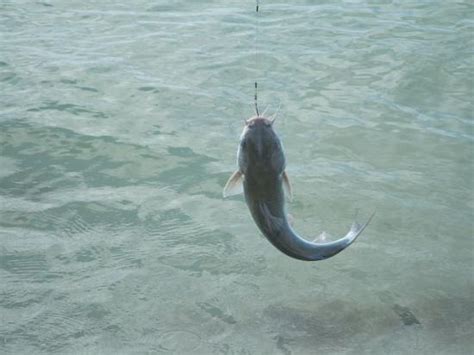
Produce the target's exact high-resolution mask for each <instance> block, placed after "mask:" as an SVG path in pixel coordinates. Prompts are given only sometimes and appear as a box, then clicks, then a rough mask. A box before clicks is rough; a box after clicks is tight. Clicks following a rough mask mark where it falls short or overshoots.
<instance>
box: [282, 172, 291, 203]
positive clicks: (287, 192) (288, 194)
mask: <svg viewBox="0 0 474 355" xmlns="http://www.w3.org/2000/svg"><path fill="white" fill-rule="evenodd" d="M283 190H284V191H285V195H286V198H287V199H288V200H289V201H291V200H293V192H292V191H291V184H290V179H289V178H288V175H287V174H286V171H284V172H283Z"/></svg>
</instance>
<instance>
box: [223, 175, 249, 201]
mask: <svg viewBox="0 0 474 355" xmlns="http://www.w3.org/2000/svg"><path fill="white" fill-rule="evenodd" d="M243 179H244V175H243V174H242V173H241V172H240V171H238V170H237V171H236V172H234V173H233V174H232V175H231V176H230V178H229V180H227V183H226V184H225V187H224V192H223V193H222V195H223V196H224V198H226V197H229V196H234V195H238V194H241V193H242V192H244V186H243Z"/></svg>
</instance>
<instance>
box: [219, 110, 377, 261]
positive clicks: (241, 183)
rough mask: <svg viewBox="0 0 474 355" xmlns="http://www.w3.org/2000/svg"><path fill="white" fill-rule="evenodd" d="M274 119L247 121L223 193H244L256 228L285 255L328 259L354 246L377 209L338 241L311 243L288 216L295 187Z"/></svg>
mask: <svg viewBox="0 0 474 355" xmlns="http://www.w3.org/2000/svg"><path fill="white" fill-rule="evenodd" d="M274 122H275V120H274V119H269V118H266V117H262V116H260V115H257V116H254V117H251V118H249V119H248V120H246V121H245V127H244V130H243V132H242V136H241V142H240V144H239V149H238V151H237V164H238V169H237V170H236V171H235V172H234V173H233V174H232V176H231V177H230V178H229V180H228V181H227V183H226V186H225V187H224V192H223V195H224V197H227V196H232V195H236V194H239V193H241V192H243V193H244V195H245V201H246V203H247V206H248V208H249V210H250V213H251V215H252V218H253V220H254V221H255V223H256V225H257V227H258V228H259V229H260V231H261V232H262V233H263V235H264V236H265V237H266V238H267V239H268V240H269V241H270V243H272V244H273V245H274V246H275V247H276V248H277V249H278V250H280V251H281V252H283V253H284V254H286V255H288V256H290V257H292V258H295V259H299V260H306V261H316V260H324V259H328V258H330V257H332V256H334V255H336V254H338V253H340V252H341V251H342V250H344V249H346V248H347V247H348V246H349V245H351V244H352V243H353V242H354V241H355V240H356V239H357V237H358V236H359V235H360V234H361V233H362V232H363V231H364V229H365V228H366V227H367V225H368V224H369V223H370V221H371V220H372V218H373V217H374V215H375V212H374V213H373V214H372V215H371V216H370V217H369V219H368V220H367V221H366V222H365V223H363V224H360V223H358V222H354V223H353V224H352V226H351V228H350V229H349V231H348V232H347V234H346V235H345V236H344V237H342V238H339V239H337V240H335V241H331V242H315V241H313V242H311V241H308V240H307V239H305V238H302V237H300V236H299V235H298V234H297V233H296V232H295V231H294V230H293V229H292V227H291V226H290V224H289V223H288V219H287V214H286V209H285V195H286V196H287V197H288V198H291V194H292V192H291V191H292V189H291V184H290V181H289V178H288V175H287V173H286V170H285V168H286V160H285V154H284V151H283V146H282V144H281V142H280V139H279V137H278V136H277V135H276V133H275V131H274V129H273V124H274ZM322 235H324V233H323V234H322Z"/></svg>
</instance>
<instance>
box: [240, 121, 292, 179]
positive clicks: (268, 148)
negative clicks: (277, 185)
mask: <svg viewBox="0 0 474 355" xmlns="http://www.w3.org/2000/svg"><path fill="white" fill-rule="evenodd" d="M273 123H274V120H270V119H268V118H265V117H261V116H257V117H252V118H250V119H248V120H246V121H245V127H244V129H243V131H242V135H241V137H240V144H239V150H238V162H239V167H240V170H241V171H242V172H243V173H244V174H246V171H247V170H248V169H251V170H255V171H259V172H263V171H271V172H275V173H278V174H279V173H282V172H283V170H284V168H285V156H284V153H283V148H282V144H281V141H280V138H278V135H277V134H276V132H275V131H274V129H273Z"/></svg>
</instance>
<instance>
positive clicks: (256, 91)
mask: <svg viewBox="0 0 474 355" xmlns="http://www.w3.org/2000/svg"><path fill="white" fill-rule="evenodd" d="M259 6H260V3H259V0H256V4H255V17H256V18H257V20H256V24H255V71H256V74H255V95H254V101H255V112H256V113H257V116H260V114H259V113H258V104H257V94H258V83H257V78H258V52H257V41H258V22H259V21H258V19H259V16H258V10H259Z"/></svg>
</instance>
